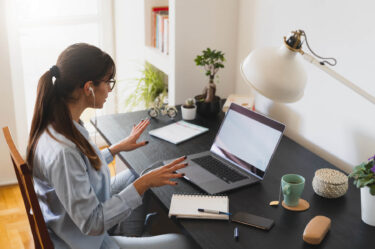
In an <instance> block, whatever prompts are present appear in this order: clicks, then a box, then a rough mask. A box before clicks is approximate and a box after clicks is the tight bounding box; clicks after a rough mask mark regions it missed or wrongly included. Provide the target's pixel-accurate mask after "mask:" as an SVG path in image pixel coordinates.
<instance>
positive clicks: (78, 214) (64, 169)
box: [49, 148, 142, 235]
mask: <svg viewBox="0 0 375 249" xmlns="http://www.w3.org/2000/svg"><path fill="white" fill-rule="evenodd" d="M52 164H53V165H52V167H50V172H49V175H50V179H51V185H52V186H53V187H54V189H55V191H56V195H57V196H58V198H59V200H60V202H61V203H62V205H63V206H64V208H65V210H66V211H67V212H68V214H69V216H70V218H71V219H72V221H73V222H74V223H75V224H76V225H77V227H78V228H79V229H80V230H81V231H82V233H84V234H86V235H99V234H102V233H104V232H105V231H107V230H108V229H109V228H111V227H112V226H114V225H115V224H117V223H118V222H119V221H120V220H123V219H124V218H126V217H127V216H128V215H129V214H130V213H131V211H132V210H134V209H135V208H137V207H138V206H139V205H141V203H142V198H141V197H140V195H139V194H138V192H137V191H136V189H135V188H134V186H133V184H130V185H129V186H127V187H126V188H125V189H124V190H122V191H121V192H120V193H118V194H116V195H113V196H112V197H111V198H109V199H108V200H106V201H105V202H99V200H98V198H97V197H96V194H95V192H94V189H93V188H92V187H91V184H90V180H89V176H88V173H87V168H86V167H87V166H86V164H85V161H84V160H83V158H82V156H81V154H80V153H79V152H78V151H76V150H74V149H71V148H65V149H63V150H62V151H61V152H60V153H59V154H58V155H57V157H56V160H54V161H53V163H52ZM88 167H91V166H88Z"/></svg>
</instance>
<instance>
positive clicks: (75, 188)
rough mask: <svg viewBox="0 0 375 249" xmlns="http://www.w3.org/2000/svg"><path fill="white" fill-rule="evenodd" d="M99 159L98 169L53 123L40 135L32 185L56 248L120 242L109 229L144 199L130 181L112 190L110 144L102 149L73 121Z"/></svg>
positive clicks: (91, 248)
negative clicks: (58, 131) (100, 164)
mask: <svg viewBox="0 0 375 249" xmlns="http://www.w3.org/2000/svg"><path fill="white" fill-rule="evenodd" d="M74 124H75V125H76V127H77V129H78V130H79V131H80V132H81V133H82V135H83V136H84V137H85V138H86V139H87V140H88V141H89V142H90V144H91V146H92V147H93V148H94V149H95V151H96V153H97V155H99V157H100V159H101V161H102V162H103V165H102V167H101V168H100V170H99V171H97V170H95V169H94V168H93V167H92V166H91V164H90V161H89V159H88V158H87V157H86V156H85V155H84V154H83V153H82V152H81V151H80V150H79V149H78V148H77V146H76V145H75V144H74V143H72V142H71V141H70V140H68V139H67V138H66V137H64V136H63V135H61V134H59V133H57V132H56V131H55V130H54V129H53V128H52V126H49V127H48V129H49V131H50V132H51V134H52V135H53V136H54V137H55V138H56V139H58V140H59V141H56V140H55V139H53V138H52V137H51V136H50V135H49V134H48V133H47V132H46V131H45V132H43V134H42V135H41V136H40V138H39V141H38V144H37V147H36V151H35V157H34V165H33V176H34V188H35V192H36V194H37V196H38V200H39V204H40V207H41V210H42V213H43V216H44V220H45V221H46V224H47V227H48V230H49V233H50V236H51V239H52V241H53V244H54V246H55V248H64V249H65V248H77V249H87V248H89V249H104V248H118V246H117V244H116V243H115V242H114V240H113V239H112V238H111V237H110V236H109V235H108V233H107V230H108V229H109V228H111V227H112V226H114V225H116V224H117V223H119V222H120V221H122V220H123V219H124V218H126V217H127V216H129V214H130V213H131V212H132V210H134V209H135V208H137V207H138V206H139V205H141V204H142V198H141V196H140V195H139V194H138V192H137V190H136V189H135V188H134V186H133V184H130V185H129V186H128V187H126V188H125V189H124V190H122V191H121V192H120V193H118V194H115V195H113V196H110V173H109V169H108V167H107V164H108V163H110V162H111V161H112V160H113V157H112V155H111V153H110V152H109V150H108V149H104V150H103V151H100V150H99V149H98V147H97V146H96V145H94V144H93V143H92V142H91V141H90V138H89V133H88V131H87V130H86V129H85V128H84V127H83V126H81V125H80V124H78V123H76V122H74Z"/></svg>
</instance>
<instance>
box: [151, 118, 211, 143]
mask: <svg viewBox="0 0 375 249" xmlns="http://www.w3.org/2000/svg"><path fill="white" fill-rule="evenodd" d="M207 131H208V128H206V127H203V126H199V125H195V124H192V123H188V122H186V121H184V120H180V121H178V122H175V123H173V124H170V125H166V126H163V127H161V128H157V129H155V130H151V131H149V132H148V133H149V134H150V135H152V136H155V137H158V138H161V139H164V140H165V141H168V142H170V143H173V144H179V143H182V142H184V141H186V140H188V139H190V138H193V137H195V136H198V135H200V134H202V133H204V132H207Z"/></svg>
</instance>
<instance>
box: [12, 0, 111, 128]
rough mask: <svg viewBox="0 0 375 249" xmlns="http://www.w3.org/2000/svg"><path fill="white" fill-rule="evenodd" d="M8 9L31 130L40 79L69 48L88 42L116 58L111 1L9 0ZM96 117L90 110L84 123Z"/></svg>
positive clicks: (14, 54) (87, 111)
mask: <svg viewBox="0 0 375 249" xmlns="http://www.w3.org/2000/svg"><path fill="white" fill-rule="evenodd" d="M7 8H8V9H9V10H10V11H9V16H8V20H10V22H9V30H10V33H12V35H10V44H11V46H12V47H13V49H11V57H12V56H14V57H13V58H15V59H14V61H13V62H12V70H17V73H20V74H21V77H19V81H22V84H21V83H20V82H19V84H18V85H23V89H24V99H25V113H26V116H27V123H28V129H29V128H30V125H31V119H32V115H33V108H34V103H35V97H36V89H37V84H38V80H39V77H40V76H41V75H42V74H43V73H45V72H46V71H47V70H49V68H50V67H51V66H53V65H55V63H56V60H57V57H58V55H59V54H60V53H61V52H62V51H63V50H64V49H65V48H66V47H68V46H69V45H71V44H73V43H77V42H86V43H89V44H92V45H95V46H98V47H100V48H101V49H103V50H104V51H106V52H108V53H109V54H111V55H112V54H113V53H112V51H113V32H112V8H111V1H106V0H96V1H93V0H80V1H74V0H16V1H12V0H9V1H8V5H7ZM12 51H13V53H12ZM13 75H14V73H13ZM109 101H112V102H113V100H109ZM110 106H114V104H112V105H111V104H110ZM113 111H114V110H109V109H107V110H104V111H101V113H103V112H104V113H111V112H113ZM93 115H94V110H92V109H87V110H86V111H85V112H84V113H83V115H82V119H83V121H84V122H85V123H86V124H88V123H89V119H90V118H91V117H93ZM88 128H89V129H91V130H92V129H93V128H92V127H91V128H90V127H88Z"/></svg>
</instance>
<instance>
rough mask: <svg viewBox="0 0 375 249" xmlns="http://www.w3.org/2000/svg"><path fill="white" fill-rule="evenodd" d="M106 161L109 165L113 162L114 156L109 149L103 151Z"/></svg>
mask: <svg viewBox="0 0 375 249" xmlns="http://www.w3.org/2000/svg"><path fill="white" fill-rule="evenodd" d="M101 152H102V155H103V158H104V160H105V161H106V163H107V164H109V163H111V162H112V161H113V155H112V153H111V151H110V150H109V149H108V148H105V149H102V150H101Z"/></svg>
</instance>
